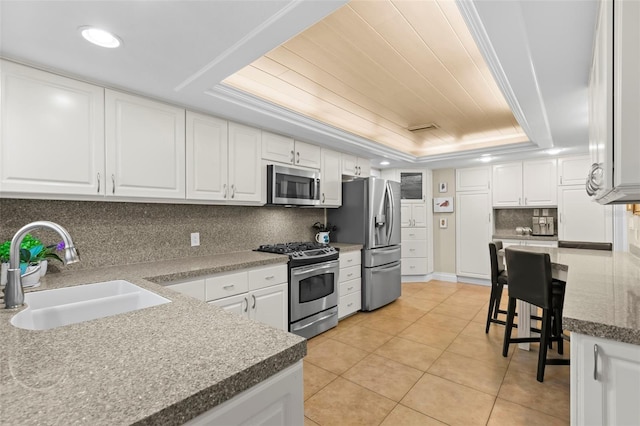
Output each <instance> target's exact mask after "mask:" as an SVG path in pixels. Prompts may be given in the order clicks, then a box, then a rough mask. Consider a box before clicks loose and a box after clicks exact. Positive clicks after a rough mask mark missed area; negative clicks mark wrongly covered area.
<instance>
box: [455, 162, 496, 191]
mask: <svg viewBox="0 0 640 426" xmlns="http://www.w3.org/2000/svg"><path fill="white" fill-rule="evenodd" d="M489 189H491V168H490V167H488V166H487V167H471V168H468V169H456V191H488V190H489Z"/></svg>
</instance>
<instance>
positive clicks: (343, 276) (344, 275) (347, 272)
mask: <svg viewBox="0 0 640 426" xmlns="http://www.w3.org/2000/svg"><path fill="white" fill-rule="evenodd" d="M361 271H362V269H361V266H360V265H355V266H348V267H346V268H340V279H339V280H338V282H340V283H343V282H347V281H351V280H354V279H356V278H360V276H361V273H362V272H361Z"/></svg>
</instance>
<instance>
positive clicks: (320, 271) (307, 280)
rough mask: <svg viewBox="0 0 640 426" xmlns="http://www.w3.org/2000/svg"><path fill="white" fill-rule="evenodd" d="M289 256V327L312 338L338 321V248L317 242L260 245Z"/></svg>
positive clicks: (261, 249)
mask: <svg viewBox="0 0 640 426" xmlns="http://www.w3.org/2000/svg"><path fill="white" fill-rule="evenodd" d="M257 251H264V252H268V253H277V254H286V255H288V256H289V331H290V332H292V333H295V334H297V335H299V336H302V337H306V338H311V337H313V336H315V335H318V334H320V333H322V332H324V331H326V330H328V329H330V328H333V327H335V326H336V325H338V273H339V270H340V266H339V262H338V251H337V250H336V249H335V248H333V247H329V246H324V245H320V244H316V243H287V244H274V245H264V246H260V247H259V248H258V249H257Z"/></svg>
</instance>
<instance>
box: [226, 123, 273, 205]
mask: <svg viewBox="0 0 640 426" xmlns="http://www.w3.org/2000/svg"><path fill="white" fill-rule="evenodd" d="M261 151H262V132H261V131H260V129H255V128H253V127H249V126H243V125H241V124H237V123H229V197H228V200H229V201H238V202H255V203H262V204H264V203H265V200H264V199H263V192H264V191H263V190H262V189H263V188H262V187H263V186H264V185H263V183H264V177H263V173H262V170H263V168H262V160H261V158H260V152H261Z"/></svg>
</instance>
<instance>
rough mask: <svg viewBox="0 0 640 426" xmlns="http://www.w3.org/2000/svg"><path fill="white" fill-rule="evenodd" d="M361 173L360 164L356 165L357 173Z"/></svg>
mask: <svg viewBox="0 0 640 426" xmlns="http://www.w3.org/2000/svg"><path fill="white" fill-rule="evenodd" d="M361 173H362V171H361V170H360V166H356V174H357V175H358V176H360V174H361Z"/></svg>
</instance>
